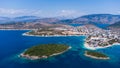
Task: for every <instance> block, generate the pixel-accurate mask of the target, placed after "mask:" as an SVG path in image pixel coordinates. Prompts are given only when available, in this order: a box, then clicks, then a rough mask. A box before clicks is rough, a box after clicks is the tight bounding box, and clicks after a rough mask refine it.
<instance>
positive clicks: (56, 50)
mask: <svg viewBox="0 0 120 68" xmlns="http://www.w3.org/2000/svg"><path fill="white" fill-rule="evenodd" d="M70 48H71V47H70V46H67V45H63V44H42V45H38V46H33V47H31V48H28V49H27V50H26V51H24V52H23V53H22V54H20V57H24V58H27V59H31V60H36V59H41V58H48V57H51V56H55V55H59V54H62V53H64V52H66V51H67V50H68V49H70Z"/></svg>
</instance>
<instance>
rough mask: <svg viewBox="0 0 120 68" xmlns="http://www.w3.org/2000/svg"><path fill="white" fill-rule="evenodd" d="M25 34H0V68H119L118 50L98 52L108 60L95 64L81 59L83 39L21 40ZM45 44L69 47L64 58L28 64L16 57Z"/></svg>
mask: <svg viewBox="0 0 120 68" xmlns="http://www.w3.org/2000/svg"><path fill="white" fill-rule="evenodd" d="M24 32H27V31H25V30H24V31H23V30H22V31H20V30H19V31H18V30H14V31H13V30H11V31H10V30H9V31H4V30H1V31H0V68H88V67H90V68H120V46H119V45H116V46H113V47H109V48H105V49H100V50H97V51H99V52H102V53H105V54H107V55H108V56H110V58H111V59H110V60H96V59H91V58H88V57H85V56H84V51H85V50H86V49H85V48H84V39H85V36H68V37H32V36H22V33H24ZM48 43H62V44H67V45H69V46H72V49H70V50H69V51H67V52H65V53H64V54H61V55H58V56H54V57H50V58H48V59H42V60H36V61H31V60H27V59H24V58H20V57H19V56H18V55H19V54H20V53H22V52H23V51H24V50H25V49H27V48H29V47H31V46H34V45H38V44H48Z"/></svg>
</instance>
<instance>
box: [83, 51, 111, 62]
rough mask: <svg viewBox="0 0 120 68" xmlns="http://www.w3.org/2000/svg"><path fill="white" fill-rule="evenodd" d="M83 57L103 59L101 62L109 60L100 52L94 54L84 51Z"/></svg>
mask: <svg viewBox="0 0 120 68" xmlns="http://www.w3.org/2000/svg"><path fill="white" fill-rule="evenodd" d="M85 56H87V57H90V58H94V59H103V60H107V59H110V58H109V57H108V56H107V55H105V54H103V53H100V52H94V51H85Z"/></svg>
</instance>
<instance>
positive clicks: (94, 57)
mask: <svg viewBox="0 0 120 68" xmlns="http://www.w3.org/2000/svg"><path fill="white" fill-rule="evenodd" d="M84 55H85V56H87V57H90V58H93V59H101V60H108V59H110V58H109V57H97V56H93V55H89V54H87V51H85V54H84Z"/></svg>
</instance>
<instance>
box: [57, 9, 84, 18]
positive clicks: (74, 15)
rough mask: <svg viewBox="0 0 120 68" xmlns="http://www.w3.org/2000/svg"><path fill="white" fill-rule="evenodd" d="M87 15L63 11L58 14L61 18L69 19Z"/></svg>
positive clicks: (75, 11) (79, 12)
mask: <svg viewBox="0 0 120 68" xmlns="http://www.w3.org/2000/svg"><path fill="white" fill-rule="evenodd" d="M84 14H85V13H83V12H81V11H77V10H61V11H59V12H58V15H59V16H66V17H67V16H68V17H77V16H82V15H84Z"/></svg>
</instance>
